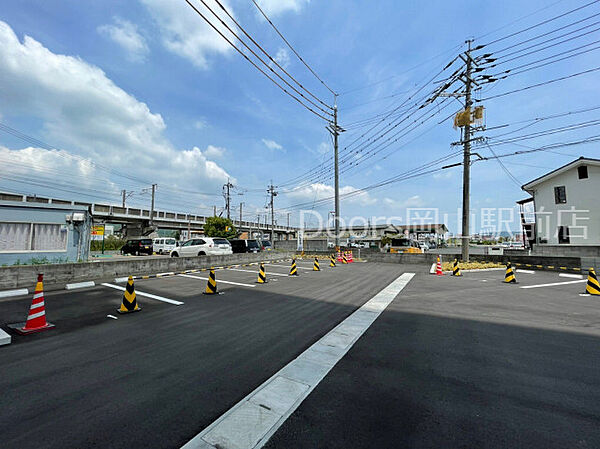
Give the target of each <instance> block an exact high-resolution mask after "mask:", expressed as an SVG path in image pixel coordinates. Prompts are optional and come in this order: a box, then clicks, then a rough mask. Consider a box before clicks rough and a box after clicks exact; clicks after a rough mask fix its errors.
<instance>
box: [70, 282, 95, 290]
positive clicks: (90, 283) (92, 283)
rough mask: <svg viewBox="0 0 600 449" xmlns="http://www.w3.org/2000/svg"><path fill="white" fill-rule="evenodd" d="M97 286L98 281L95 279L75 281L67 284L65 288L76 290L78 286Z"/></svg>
mask: <svg viewBox="0 0 600 449" xmlns="http://www.w3.org/2000/svg"><path fill="white" fill-rule="evenodd" d="M95 286H96V283H95V282H94V281H87V282H75V283H74V284H67V285H66V287H65V289H66V290H75V289H77V288H85V287H95Z"/></svg>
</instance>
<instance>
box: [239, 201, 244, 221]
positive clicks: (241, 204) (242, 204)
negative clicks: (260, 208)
mask: <svg viewBox="0 0 600 449" xmlns="http://www.w3.org/2000/svg"><path fill="white" fill-rule="evenodd" d="M243 206H244V203H240V227H241V226H242V207H243Z"/></svg>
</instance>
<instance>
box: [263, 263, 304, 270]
mask: <svg viewBox="0 0 600 449" xmlns="http://www.w3.org/2000/svg"><path fill="white" fill-rule="evenodd" d="M268 265H269V266H270V267H283V268H287V269H288V270H289V269H290V268H292V264H289V265H277V264H274V263H270V264H268ZM296 268H298V269H299V270H311V271H312V268H308V267H299V266H298V264H296Z"/></svg>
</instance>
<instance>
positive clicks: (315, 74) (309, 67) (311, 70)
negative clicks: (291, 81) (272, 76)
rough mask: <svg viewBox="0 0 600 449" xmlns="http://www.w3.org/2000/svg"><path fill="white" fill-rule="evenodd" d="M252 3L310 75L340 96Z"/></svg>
mask: <svg viewBox="0 0 600 449" xmlns="http://www.w3.org/2000/svg"><path fill="white" fill-rule="evenodd" d="M252 3H254V6H256V7H257V8H258V10H259V11H260V13H261V14H262V15H263V17H264V18H265V19H266V20H267V22H269V24H270V25H271V26H272V27H273V29H274V30H275V31H276V32H277V34H278V35H279V37H281V39H283V41H284V42H285V43H286V45H287V46H288V47H289V48H290V50H292V52H293V53H294V54H295V55H296V57H297V58H298V59H299V60H300V61H301V62H302V64H304V66H305V67H306V68H307V69H308V70H310V73H312V74H313V75H314V76H315V78H317V79H318V80H319V81H320V82H321V84H322V85H323V86H325V88H326V89H327V90H328V91H329V92H331V93H332V94H333V95H334V96H337V95H338V94H337V93H335V91H334V90H333V89H331V88H330V87H329V86H328V85H327V84H326V83H325V81H323V79H322V78H321V77H320V76H319V75H317V73H316V72H315V71H314V70H313V69H312V67H311V66H309V65H308V63H307V62H306V61H305V60H304V58H302V56H300V54H299V53H298V52H297V51H296V49H295V48H294V47H292V44H290V43H289V42H288V40H287V39H286V38H285V37H284V36H283V34H281V32H280V31H279V29H277V27H276V26H275V24H274V23H273V22H272V21H271V19H269V17H267V14H266V13H265V12H264V11H263V10H262V8H261V7H260V6H259V5H258V3H256V1H255V0H252Z"/></svg>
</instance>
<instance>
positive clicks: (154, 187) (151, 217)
mask: <svg viewBox="0 0 600 449" xmlns="http://www.w3.org/2000/svg"><path fill="white" fill-rule="evenodd" d="M156 186H157V184H152V207H151V208H150V226H152V225H153V224H154V195H155V194H156Z"/></svg>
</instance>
